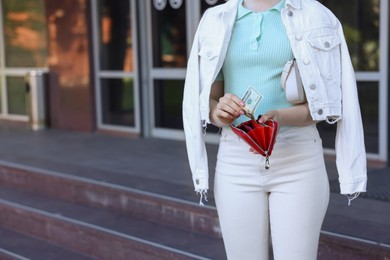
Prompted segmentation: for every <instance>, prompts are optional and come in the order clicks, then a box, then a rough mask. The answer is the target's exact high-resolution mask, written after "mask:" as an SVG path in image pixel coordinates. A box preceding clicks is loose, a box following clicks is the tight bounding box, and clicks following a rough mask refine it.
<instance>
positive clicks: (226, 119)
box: [210, 81, 245, 127]
mask: <svg viewBox="0 0 390 260" xmlns="http://www.w3.org/2000/svg"><path fill="white" fill-rule="evenodd" d="M244 106H245V104H244V102H243V101H242V100H241V99H240V98H239V97H237V96H236V95H234V94H230V93H226V94H224V84H223V81H216V82H214V84H213V85H212V87H211V93H210V120H211V122H212V123H213V124H214V125H216V126H218V127H224V126H227V125H230V124H231V123H233V121H234V120H236V118H237V117H239V116H241V115H243V114H244V110H243V107H244Z"/></svg>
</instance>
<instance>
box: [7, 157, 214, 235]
mask: <svg viewBox="0 0 390 260" xmlns="http://www.w3.org/2000/svg"><path fill="white" fill-rule="evenodd" d="M106 175H110V173H109V172H107V173H106ZM111 175H112V174H111ZM143 182H145V183H147V182H149V183H150V182H152V181H151V180H143ZM0 184H1V185H2V186H3V187H12V188H17V189H21V190H24V191H29V192H32V193H35V194H41V195H44V196H49V197H51V198H57V199H61V200H63V201H67V202H71V203H77V204H81V205H87V206H91V207H95V208H101V209H108V210H111V211H115V212H117V213H120V214H126V215H128V216H133V217H138V218H142V219H145V220H148V221H151V222H156V223H159V224H163V225H167V226H173V227H175V228H180V229H183V230H186V231H191V232H195V233H200V234H207V235H209V236H213V237H216V238H220V237H221V232H220V228H219V223H218V217H217V213H216V210H215V208H214V207H209V206H206V207H200V206H199V205H198V204H197V203H195V202H189V201H186V200H183V199H178V198H174V197H172V196H166V195H161V194H156V193H152V192H148V191H143V190H140V189H137V188H131V187H129V186H128V185H127V186H122V185H119V184H115V183H110V182H105V181H99V180H95V179H93V178H85V177H78V176H74V175H70V174H65V173H60V172H55V171H49V170H44V169H39V168H34V167H29V166H23V165H20V164H14V163H6V162H0ZM169 188H170V187H169V185H167V189H169Z"/></svg>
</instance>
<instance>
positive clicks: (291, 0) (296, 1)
mask: <svg viewBox="0 0 390 260" xmlns="http://www.w3.org/2000/svg"><path fill="white" fill-rule="evenodd" d="M287 5H290V6H291V7H293V8H295V9H302V6H301V0H286V6H287Z"/></svg>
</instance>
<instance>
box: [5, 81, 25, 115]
mask: <svg viewBox="0 0 390 260" xmlns="http://www.w3.org/2000/svg"><path fill="white" fill-rule="evenodd" d="M6 81H7V101H8V102H7V103H8V113H9V114H14V115H27V110H26V85H25V83H24V79H23V78H22V77H7V80H6Z"/></svg>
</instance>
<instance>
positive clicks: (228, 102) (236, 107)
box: [219, 94, 244, 115]
mask: <svg viewBox="0 0 390 260" xmlns="http://www.w3.org/2000/svg"><path fill="white" fill-rule="evenodd" d="M230 95H232V94H226V95H225V96H223V97H221V98H220V99H219V102H220V103H222V104H225V105H227V106H229V107H231V108H232V109H233V110H234V111H236V112H237V113H239V114H240V115H243V114H244V110H243V109H242V106H241V104H243V103H240V102H242V101H238V102H239V103H237V100H235V99H232V98H231V97H234V95H232V96H230Z"/></svg>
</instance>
